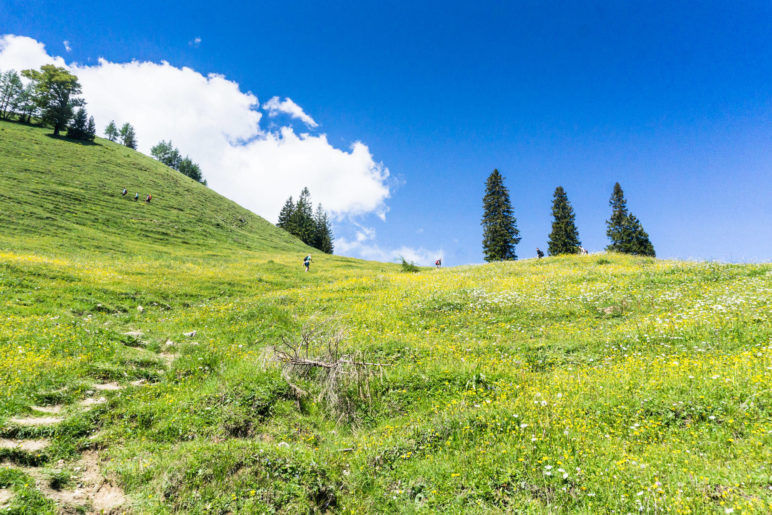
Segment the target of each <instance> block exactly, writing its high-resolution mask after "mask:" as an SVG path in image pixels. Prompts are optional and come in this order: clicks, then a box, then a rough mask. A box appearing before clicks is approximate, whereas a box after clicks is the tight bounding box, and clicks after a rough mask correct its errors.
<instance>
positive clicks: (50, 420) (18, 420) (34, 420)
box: [8, 417, 64, 426]
mask: <svg viewBox="0 0 772 515" xmlns="http://www.w3.org/2000/svg"><path fill="white" fill-rule="evenodd" d="M62 420H64V419H63V418H62V417H13V418H9V419H8V422H10V423H11V424H16V425H17V426H52V425H54V424H58V423H59V422H61V421H62Z"/></svg>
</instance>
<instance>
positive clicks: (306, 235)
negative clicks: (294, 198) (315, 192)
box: [290, 188, 314, 245]
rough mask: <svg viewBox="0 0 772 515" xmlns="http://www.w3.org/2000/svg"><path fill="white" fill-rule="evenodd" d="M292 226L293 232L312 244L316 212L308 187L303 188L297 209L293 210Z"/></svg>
mask: <svg viewBox="0 0 772 515" xmlns="http://www.w3.org/2000/svg"><path fill="white" fill-rule="evenodd" d="M290 226H291V227H292V230H293V231H294V232H293V233H292V234H294V235H295V236H297V237H298V238H300V241H302V242H303V243H305V244H306V245H312V243H313V239H314V213H313V206H312V204H311V193H309V191H308V188H303V191H301V192H300V198H298V202H297V204H295V210H294V211H293V212H292V218H291V219H290Z"/></svg>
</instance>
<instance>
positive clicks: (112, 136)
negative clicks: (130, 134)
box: [105, 120, 120, 141]
mask: <svg viewBox="0 0 772 515" xmlns="http://www.w3.org/2000/svg"><path fill="white" fill-rule="evenodd" d="M105 136H106V137H107V139H109V140H110V141H115V140H117V139H118V136H120V133H119V132H118V128H117V127H116V126H115V121H114V120H110V123H108V124H107V127H105Z"/></svg>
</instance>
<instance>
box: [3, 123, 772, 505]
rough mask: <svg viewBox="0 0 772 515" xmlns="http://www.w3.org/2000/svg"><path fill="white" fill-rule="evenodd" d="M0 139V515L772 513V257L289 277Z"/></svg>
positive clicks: (251, 234) (278, 249)
mask: <svg viewBox="0 0 772 515" xmlns="http://www.w3.org/2000/svg"><path fill="white" fill-rule="evenodd" d="M9 135H10V136H11V137H12V138H13V139H14V141H13V142H11V143H9ZM0 148H1V149H2V155H1V156H0V157H1V159H0V165H2V167H3V168H0V181H2V182H0V185H1V186H0V194H2V195H3V198H2V206H3V213H2V214H3V222H4V223H3V224H2V225H1V226H0V513H6V512H7V513H15V514H16V513H19V514H20V513H57V512H65V513H79V512H100V511H104V512H106V513H110V512H111V511H113V510H115V511H119V512H124V511H125V512H127V513H288V514H290V513H291V514H295V513H325V512H341V513H343V512H345V513H352V512H353V513H396V512H402V513H419V512H420V513H426V512H443V513H502V512H504V513H511V512H526V513H576V512H579V513H593V514H594V513H637V512H664V511H668V512H675V513H728V512H731V511H732V510H733V511H734V513H741V512H748V513H754V512H756V513H768V512H770V511H772V468H770V463H772V304H771V303H770V298H772V265H770V264H759V265H721V264H716V263H686V262H677V261H663V260H656V259H651V258H638V257H632V256H621V255H590V256H565V257H549V258H545V259H541V260H524V261H519V262H505V263H492V264H488V265H484V266H466V267H457V268H452V269H442V270H434V269H423V270H421V271H420V272H418V273H405V272H402V271H401V269H400V267H399V266H396V265H393V264H385V263H375V262H363V261H359V260H354V259H348V258H341V257H338V256H322V255H318V256H317V257H318V259H315V261H314V264H313V265H312V266H311V271H310V273H306V272H304V271H303V268H302V266H301V260H300V259H301V256H302V255H303V252H300V251H305V248H304V247H302V246H299V244H298V243H296V242H295V241H293V240H291V239H287V237H286V236H285V235H283V234H282V233H280V232H277V231H276V230H275V229H274V228H272V227H270V226H269V224H267V222H264V221H262V220H260V219H259V218H257V217H250V215H249V214H248V213H245V212H244V211H243V210H241V209H240V208H238V207H237V206H234V205H233V204H232V203H228V202H227V201H224V200H223V199H222V198H221V197H219V196H217V195H216V194H214V193H213V192H211V191H209V190H206V188H203V187H202V186H200V185H197V184H195V183H193V182H192V181H188V180H187V179H186V178H184V177H181V176H179V174H176V172H171V171H169V170H166V169H164V168H163V167H159V166H160V165H158V164H157V163H154V162H153V161H152V160H149V159H147V158H143V157H142V156H138V155H136V154H135V153H133V152H130V151H128V150H125V149H123V148H121V147H118V146H115V145H111V144H109V143H106V142H101V141H100V145H99V146H79V145H77V144H73V143H70V142H66V141H54V140H50V138H48V137H47V136H46V135H45V132H43V131H41V130H39V129H31V128H26V127H21V126H15V125H10V124H0ZM40 149H45V155H41V154H40V152H41V151H40ZM78 161H82V162H83V163H91V164H89V165H88V166H78V165H77V163H78ZM9 163H10V164H9ZM110 163H112V164H110ZM127 164H131V166H132V167H136V169H132V170H127V169H126V165H127ZM100 167H104V168H100ZM140 167H145V168H140ZM103 169H104V170H108V171H109V176H106V175H103V174H100V173H99V171H100V170H103ZM51 177H56V178H57V180H56V181H54V182H53V183H52V182H51V181H46V178H49V179H50V178H51ZM137 177H139V178H142V180H143V181H144V182H143V184H150V185H151V186H152V188H153V191H152V193H153V195H154V197H155V198H157V199H159V200H160V202H157V203H155V201H154V203H153V204H151V205H149V206H148V205H144V204H140V205H135V204H133V203H132V202H130V201H126V200H125V199H121V198H120V197H119V196H118V193H119V191H120V188H121V187H122V186H123V184H121V183H122V182H124V181H126V182H128V181H131V180H136V178H137ZM132 178H134V179H132ZM148 181H152V182H148ZM126 186H127V187H130V188H132V191H133V187H134V185H133V183H131V182H128V184H126ZM155 188H158V189H155ZM87 190H93V191H94V193H93V195H91V196H85V197H83V194H84V192H85V191H87ZM143 191H144V190H143ZM52 192H53V193H52ZM17 197H19V198H18V200H17ZM167 197H168V199H170V200H167ZM175 206H176V208H175ZM212 206H215V207H217V209H216V210H213V209H209V208H210V207H212ZM218 206H219V207H218ZM205 208H206V209H205ZM6 213H9V215H7V216H6ZM223 213H227V215H224V214H223ZM60 215H61V216H60ZM242 216H243V217H244V218H245V220H247V222H246V226H244V227H242V226H239V225H238V224H237V223H235V222H234V220H239V217H242ZM6 219H7V220H10V221H9V222H8V223H6ZM239 223H241V222H240V220H239ZM218 224H219V225H218ZM38 234H40V235H41V236H38ZM185 241H187V243H185ZM82 254H84V255H82ZM282 352H284V354H282ZM288 356H289V358H290V361H287V357H288ZM282 357H283V358H284V361H282ZM304 359H305V361H303V360H304ZM352 362H355V364H353V365H352ZM322 365H325V366H322ZM330 371H334V373H332V372H330Z"/></svg>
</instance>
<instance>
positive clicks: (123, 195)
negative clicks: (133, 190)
mask: <svg viewBox="0 0 772 515" xmlns="http://www.w3.org/2000/svg"><path fill="white" fill-rule="evenodd" d="M127 193H128V191H127V190H126V188H123V191H122V192H121V197H125V196H126V194H127Z"/></svg>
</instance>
